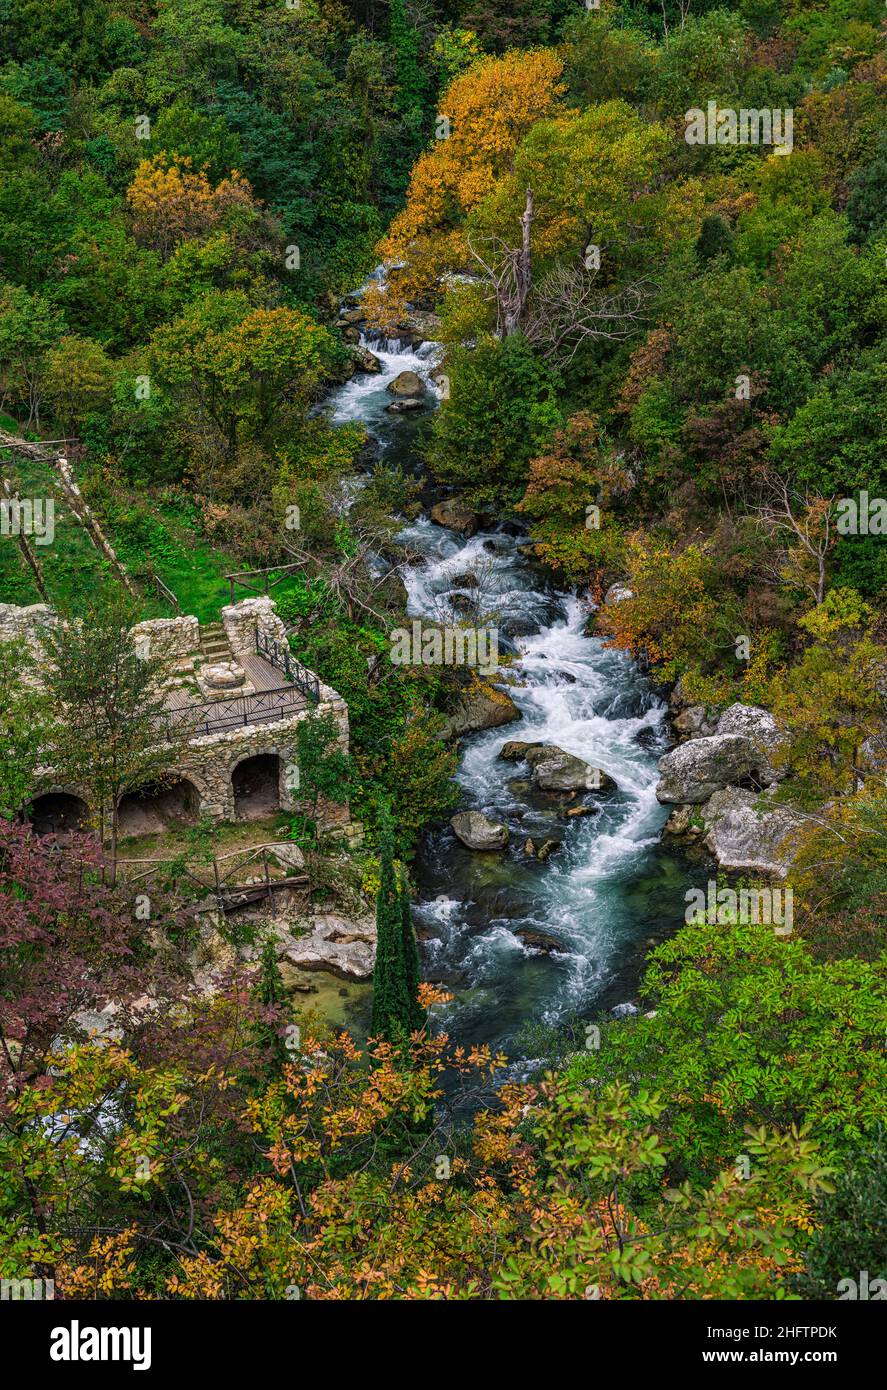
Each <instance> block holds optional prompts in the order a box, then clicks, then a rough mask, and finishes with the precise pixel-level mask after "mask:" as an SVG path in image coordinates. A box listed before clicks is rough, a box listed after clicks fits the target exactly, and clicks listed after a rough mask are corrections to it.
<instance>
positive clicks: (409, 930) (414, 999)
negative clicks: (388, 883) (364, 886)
mask: <svg viewBox="0 0 887 1390" xmlns="http://www.w3.org/2000/svg"><path fill="white" fill-rule="evenodd" d="M400 921H401V940H402V943H403V963H404V979H405V980H406V986H407V994H408V995H409V999H410V1004H411V1009H410V1015H411V1017H410V1030H411V1031H412V1032H415V1031H416V1029H418V1028H424V1027H425V1024H426V1021H427V1020H426V1018H425V1010H424V1009H423V1008H422V1005H421V1004H420V1003H419V948H418V946H417V945H416V933H415V932H414V931H413V914H412V912H411V911H410V895H409V893H408V892H407V890H406V889H405V888H404V889H403V891H402V892H401V895H400Z"/></svg>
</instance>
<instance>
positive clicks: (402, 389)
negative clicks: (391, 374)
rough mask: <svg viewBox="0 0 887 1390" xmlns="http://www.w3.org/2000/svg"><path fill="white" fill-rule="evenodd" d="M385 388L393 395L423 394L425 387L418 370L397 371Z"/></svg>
mask: <svg viewBox="0 0 887 1390" xmlns="http://www.w3.org/2000/svg"><path fill="white" fill-rule="evenodd" d="M386 389H387V390H388V391H390V392H391V394H392V395H393V396H424V395H425V390H426V387H425V382H424V381H423V380H422V378H421V377H420V376H419V374H418V372H398V374H397V376H396V377H395V378H394V380H393V381H389V383H388V386H387V388H386Z"/></svg>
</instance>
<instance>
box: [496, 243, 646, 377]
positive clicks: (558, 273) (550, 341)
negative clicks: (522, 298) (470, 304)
mask: <svg viewBox="0 0 887 1390" xmlns="http://www.w3.org/2000/svg"><path fill="white" fill-rule="evenodd" d="M597 279H598V271H597V270H590V269H586V267H585V265H584V264H583V265H580V266H573V267H570V266H555V268H554V269H553V270H551V271H549V273H548V274H547V275H546V276H545V277H544V279H543V280H542V281H540V283H539V285H538V288H537V289H536V291H535V293H534V295H533V299H532V302H531V304H530V306H529V309H528V311H527V315H526V320H525V322H524V330H523V331H524V335H525V337H526V338H527V340H528V341H529V342H531V343H532V344H533V346H534V347H536V348H538V349H539V352H540V353H541V355H542V356H543V357H545V358H550V359H553V360H555V361H556V362H557V363H558V365H559V366H566V365H568V364H569V363H570V362H572V360H573V358H574V357H575V356H576V353H577V352H578V351H579V349H580V347H581V346H582V344H583V343H585V342H587V341H588V340H589V339H591V338H609V339H611V340H613V341H614V342H621V341H623V340H624V339H625V338H630V337H631V336H632V335H633V334H634V333H636V332H637V331H638V329H639V328H640V327H641V326H642V324H643V322H644V320H645V316H646V311H647V308H648V306H649V304H650V302H651V301H652V298H653V295H654V293H655V286H654V285H653V284H652V282H651V281H648V280H635V281H633V282H632V283H631V284H628V285H614V286H605V287H600V286H599V285H598V283H597Z"/></svg>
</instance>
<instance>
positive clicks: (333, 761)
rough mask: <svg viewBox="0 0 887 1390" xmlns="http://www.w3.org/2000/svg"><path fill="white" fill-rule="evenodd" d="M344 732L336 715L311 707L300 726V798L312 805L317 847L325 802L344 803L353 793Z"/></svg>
mask: <svg viewBox="0 0 887 1390" xmlns="http://www.w3.org/2000/svg"><path fill="white" fill-rule="evenodd" d="M341 740H342V731H341V729H340V727H339V724H338V721H337V720H336V717H335V715H334V714H331V713H330V712H329V711H328V712H327V713H326V714H318V713H317V711H316V710H311V711H310V713H309V714H308V715H306V717H305V718H304V719H302V720H300V721H299V724H298V726H297V728H296V753H297V758H298V764H299V800H300V801H302V802H303V803H305V804H307V805H308V806H309V807H310V820H311V825H312V830H313V834H314V843H315V846H316V845H319V843H320V828H319V825H318V808H319V806H320V803H321V801H328V802H331V803H332V804H333V805H336V806H344V805H345V803H346V802H347V800H348V797H349V796H350V794H351V779H352V768H351V758H350V755H349V754H348V753H345V752H343V751H342V748H341Z"/></svg>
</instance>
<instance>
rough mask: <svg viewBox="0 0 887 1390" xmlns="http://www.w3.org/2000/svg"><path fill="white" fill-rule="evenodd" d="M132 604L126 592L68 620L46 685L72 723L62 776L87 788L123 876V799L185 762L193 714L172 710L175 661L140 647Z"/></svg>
mask: <svg viewBox="0 0 887 1390" xmlns="http://www.w3.org/2000/svg"><path fill="white" fill-rule="evenodd" d="M134 616H135V615H134V612H133V609H132V606H131V604H130V603H129V602H128V601H127V600H126V599H125V598H123V597H116V598H114V599H113V600H112V601H111V602H110V603H105V604H102V605H101V606H99V605H96V606H93V607H90V608H89V609H88V610H87V612H86V613H85V614H84V616H83V618H82V619H77V620H71V621H68V622H64V623H60V624H59V625H58V627H56V628H55V629H54V630H53V631H52V632H50V633H49V634H48V636H47V639H46V651H47V657H48V667H47V670H46V673H45V676H44V685H45V689H46V692H47V694H48V696H49V697H50V699H51V701H52V703H53V705H54V706H55V708H56V710H57V711H59V712H60V713H61V712H64V726H63V727H61V726H60V729H59V733H58V736H57V737H56V738H54V739H53V741H52V744H51V746H50V747H49V749H48V750H47V757H48V761H49V763H50V765H51V767H52V771H53V775H54V777H55V778H56V780H57V781H59V782H62V783H68V784H69V785H72V786H78V787H81V788H83V790H84V792H85V793H86V795H87V799H88V800H90V801H91V803H92V806H93V811H94V814H95V815H96V818H97V820H98V824H99V827H100V833H101V837H102V840H103V841H104V840H105V839H106V838H107V839H108V841H109V845H110V853H111V877H112V882H113V881H114V878H115V876H116V864H117V839H118V831H119V819H118V816H119V804H120V798H121V796H123V794H124V793H125V792H128V791H136V790H137V789H138V788H140V787H145V786H150V785H151V784H153V783H155V782H157V781H160V780H162V779H163V778H164V776H165V775H168V774H169V772H170V771H171V769H173V768H174V767H175V766H176V765H177V764H178V763H179V761H180V759H181V757H182V755H183V753H184V751H185V749H186V747H187V740H188V719H187V714H183V715H182V717H181V718H177V719H176V720H175V721H173V720H171V719H170V717H169V710H168V708H167V704H166V695H165V691H164V688H163V687H164V682H165V681H166V679H167V678H168V677H169V676H170V675H171V666H170V663H169V662H168V660H167V659H165V658H164V657H163V656H162V655H158V654H156V653H155V652H152V651H151V650H150V648H149V649H148V650H147V651H142V650H140V649H139V648H138V647H137V644H136V640H135V638H134V636H133V632H132V630H131V628H132V623H133V620H134Z"/></svg>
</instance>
